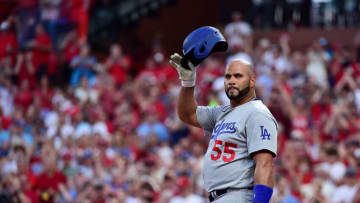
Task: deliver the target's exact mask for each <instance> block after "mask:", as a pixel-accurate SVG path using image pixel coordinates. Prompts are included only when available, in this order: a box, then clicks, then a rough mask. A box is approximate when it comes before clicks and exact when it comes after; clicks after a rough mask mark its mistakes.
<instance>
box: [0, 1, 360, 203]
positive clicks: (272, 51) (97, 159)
mask: <svg viewBox="0 0 360 203" xmlns="http://www.w3.org/2000/svg"><path fill="white" fill-rule="evenodd" d="M359 9H360V4H359V0H276V1H275V0H242V1H236V0H226V1H221V0H208V1H205V0H197V1H191V0H0V122H1V123H0V202H4V203H5V202H25V203H40V202H60V203H77V202H81V203H88V202H89V203H103V202H110V203H115V202H121V203H123V202H126V203H140V202H141V203H147V202H158V203H165V202H171V203H177V202H189V203H197V202H208V200H207V193H206V191H205V190H204V185H203V180H202V173H201V170H202V160H203V155H204V153H205V150H206V149H207V144H208V138H207V137H204V136H203V132H202V130H201V129H198V128H192V127H189V126H186V125H184V123H182V122H181V121H180V120H179V119H178V117H177V115H176V111H175V106H176V97H177V94H178V92H179V88H180V83H179V80H178V76H177V72H176V71H175V70H174V69H173V68H171V67H170V66H169V64H168V62H167V59H168V57H169V55H170V54H172V53H173V52H175V51H176V52H181V47H182V42H183V40H184V38H185V37H186V35H187V34H189V33H190V32H191V31H192V30H194V29H196V28H198V27H200V26H205V25H211V26H215V27H217V28H219V29H220V30H221V31H222V32H223V33H224V35H225V36H226V39H227V41H228V42H229V45H230V46H229V50H228V52H227V53H226V54H215V55H213V56H211V57H210V58H208V59H207V60H206V61H205V62H203V63H202V64H201V65H200V67H199V68H198V69H197V70H198V73H197V74H198V77H197V86H196V98H197V101H198V103H199V104H200V105H209V106H214V105H219V104H227V103H228V100H227V97H226V95H225V94H224V89H223V74H224V69H225V65H226V63H227V61H229V60H231V59H234V58H242V59H245V60H248V61H249V62H251V63H252V64H253V65H254V68H255V71H256V74H257V86H256V88H257V90H256V91H257V96H258V97H259V98H260V99H262V100H263V102H264V103H265V104H266V105H267V106H268V107H269V109H270V110H271V112H272V113H273V115H274V116H275V118H276V119H277V121H278V123H279V135H278V148H279V149H278V157H276V158H275V169H276V180H275V182H276V186H275V189H274V194H273V197H272V202H273V203H280V202H281V203H293V202H294V203H296V202H309V203H322V202H329V203H332V202H334V203H337V202H339V203H340V202H342V203H354V202H360V184H359V182H360V181H359V180H360V131H359V128H360V117H359V115H360V114H359V113H360V64H359V62H360V32H359V31H360V30H359V22H360V21H359V18H360V12H359ZM219 175H221V174H219Z"/></svg>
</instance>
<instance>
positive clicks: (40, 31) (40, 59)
mask: <svg viewBox="0 0 360 203" xmlns="http://www.w3.org/2000/svg"><path fill="white" fill-rule="evenodd" d="M30 46H31V47H32V48H33V50H34V66H35V72H36V78H37V79H38V80H40V78H41V76H43V75H44V74H47V69H48V66H49V56H50V52H51V50H52V48H53V46H52V41H51V38H50V36H49V35H48V34H47V33H46V32H45V29H44V27H43V26H42V24H38V25H37V26H36V29H35V39H34V40H33V42H31V43H30Z"/></svg>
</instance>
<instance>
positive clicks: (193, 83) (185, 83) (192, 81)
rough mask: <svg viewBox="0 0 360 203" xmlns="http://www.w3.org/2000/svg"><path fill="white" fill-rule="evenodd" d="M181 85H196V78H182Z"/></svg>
mask: <svg viewBox="0 0 360 203" xmlns="http://www.w3.org/2000/svg"><path fill="white" fill-rule="evenodd" d="M181 86H183V87H194V86H195V80H181Z"/></svg>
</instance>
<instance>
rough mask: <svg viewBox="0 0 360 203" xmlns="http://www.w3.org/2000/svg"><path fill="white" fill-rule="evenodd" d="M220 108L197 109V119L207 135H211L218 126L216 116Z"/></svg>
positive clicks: (203, 107) (200, 107)
mask: <svg viewBox="0 0 360 203" xmlns="http://www.w3.org/2000/svg"><path fill="white" fill-rule="evenodd" d="M218 111H219V107H209V106H198V107H197V109H196V118H197V121H198V122H199V124H200V126H201V128H203V129H204V133H205V135H211V133H212V131H213V128H214V126H215V124H216V116H217V113H216V112H218Z"/></svg>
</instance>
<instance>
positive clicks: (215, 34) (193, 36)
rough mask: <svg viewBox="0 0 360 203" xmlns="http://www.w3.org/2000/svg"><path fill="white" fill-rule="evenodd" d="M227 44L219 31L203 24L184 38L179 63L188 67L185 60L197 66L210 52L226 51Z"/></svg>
mask: <svg viewBox="0 0 360 203" xmlns="http://www.w3.org/2000/svg"><path fill="white" fill-rule="evenodd" d="M227 47H228V44H227V42H226V40H225V38H224V36H223V35H222V34H221V32H220V31H219V30H218V29H217V28H214V27H211V26H204V27H200V28H198V29H196V30H194V31H193V32H191V33H190V34H189V35H188V36H187V37H186V38H185V40H184V43H183V52H184V57H183V59H182V60H181V65H182V66H183V67H185V68H189V67H188V65H187V61H190V62H191V63H192V64H193V65H194V66H197V65H198V64H199V63H201V62H202V61H203V60H205V59H206V58H207V57H208V56H209V55H210V54H211V53H213V52H217V51H226V50H227Z"/></svg>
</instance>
